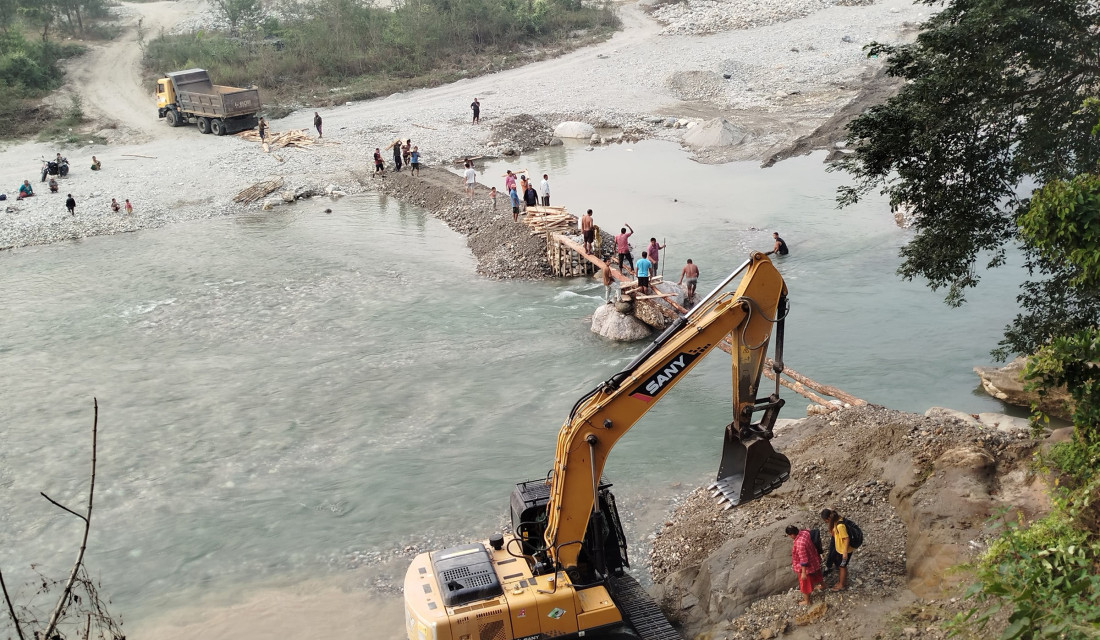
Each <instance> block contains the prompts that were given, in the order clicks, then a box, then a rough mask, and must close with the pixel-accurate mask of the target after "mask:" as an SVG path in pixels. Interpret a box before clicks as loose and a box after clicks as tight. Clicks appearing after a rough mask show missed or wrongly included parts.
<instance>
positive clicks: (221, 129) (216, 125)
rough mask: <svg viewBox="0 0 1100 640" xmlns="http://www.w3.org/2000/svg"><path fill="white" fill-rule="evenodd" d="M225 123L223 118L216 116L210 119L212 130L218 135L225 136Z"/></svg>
mask: <svg viewBox="0 0 1100 640" xmlns="http://www.w3.org/2000/svg"><path fill="white" fill-rule="evenodd" d="M225 129H226V127H225V123H224V122H222V121H221V118H214V119H213V120H211V121H210V131H211V133H213V134H214V135H216V136H224V135H225V134H226V130H225Z"/></svg>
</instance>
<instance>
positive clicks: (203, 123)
mask: <svg viewBox="0 0 1100 640" xmlns="http://www.w3.org/2000/svg"><path fill="white" fill-rule="evenodd" d="M198 127H199V131H201V132H203V133H210V118H199V121H198Z"/></svg>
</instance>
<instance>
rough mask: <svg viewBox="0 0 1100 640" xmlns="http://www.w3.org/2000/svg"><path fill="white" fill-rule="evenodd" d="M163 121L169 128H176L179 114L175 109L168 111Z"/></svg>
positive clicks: (178, 122)
mask: <svg viewBox="0 0 1100 640" xmlns="http://www.w3.org/2000/svg"><path fill="white" fill-rule="evenodd" d="M164 121H165V122H167V123H168V126H169V127H178V126H180V114H178V113H176V110H175V109H169V110H168V112H167V113H165V114H164Z"/></svg>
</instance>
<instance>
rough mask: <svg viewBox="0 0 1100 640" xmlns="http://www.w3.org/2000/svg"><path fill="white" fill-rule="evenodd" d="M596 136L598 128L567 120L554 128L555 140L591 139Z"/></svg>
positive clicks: (585, 123)
mask: <svg viewBox="0 0 1100 640" xmlns="http://www.w3.org/2000/svg"><path fill="white" fill-rule="evenodd" d="M595 134H596V128H595V127H593V126H592V125H590V124H588V123H587V122H577V121H576V120H567V121H565V122H562V123H561V124H559V125H558V126H556V127H554V137H555V138H581V139H583V138H591V137H592V136H594V135H595Z"/></svg>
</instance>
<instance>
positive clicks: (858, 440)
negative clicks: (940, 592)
mask: <svg viewBox="0 0 1100 640" xmlns="http://www.w3.org/2000/svg"><path fill="white" fill-rule="evenodd" d="M930 413H933V415H936V416H937V417H926V416H921V415H915V414H908V413H902V412H898V411H892V410H889V409H885V408H882V407H874V406H869V407H860V408H851V409H846V410H843V411H840V412H837V413H835V414H831V415H826V416H815V417H810V418H807V419H805V420H801V421H797V422H795V423H794V426H785V427H783V428H778V429H777V434H778V435H777V438H776V443H777V444H776V447H777V448H778V449H780V450H781V451H783V453H784V454H786V455H787V456H788V458H789V459H790V460H791V463H792V472H791V479H790V480H789V481H788V482H787V483H786V484H785V485H784V486H783V488H781V489H780V490H778V491H777V492H775V493H773V494H771V495H769V496H766V497H765V498H763V499H760V500H756V501H753V502H750V503H748V504H746V505H742V506H740V507H738V508H735V509H731V510H728V511H722V510H721V509H720V508H719V507H718V506H717V504H716V502H715V500H714V498H712V497H711V496H710V493H709V492H707V491H704V490H701V489H700V490H696V491H695V492H693V493H691V494H690V495H689V496H688V497H687V498H686V499H685V500H684V502H683V503H682V504H681V505H679V506H678V507H677V508H676V510H675V511H674V513H673V514H672V515H671V517H669V518H668V520H667V521H666V522H665V523H664V525H663V526H662V527H661V528H660V530H659V531H658V532H657V535H656V539H655V540H654V541H653V545H652V548H651V551H650V561H649V565H650V567H651V570H652V573H653V578H654V582H655V583H658V584H660V583H662V582H665V583H669V584H671V582H670V580H672V579H673V578H674V576H675V575H676V574H677V572H680V571H682V570H684V569H686V568H690V567H696V566H707V564H708V563H711V564H712V563H714V562H716V558H715V556H714V554H715V553H716V551H718V550H720V549H725V548H728V547H725V546H724V545H728V543H729V542H730V541H736V544H735V545H734V547H733V548H734V549H736V551H734V554H733V556H731V557H730V558H728V559H725V558H722V560H725V561H726V562H727V563H728V564H729V565H730V566H733V567H736V566H737V565H738V563H747V565H746V566H748V565H751V564H753V563H754V562H755V561H756V560H758V559H760V558H767V557H769V553H770V554H774V553H775V545H776V540H777V539H779V538H780V537H781V536H782V535H783V531H782V530H783V527H785V526H786V525H787V524H794V525H797V526H799V527H800V528H821V529H823V530H822V533H823V534H824V535H823V543H825V544H828V543H829V539H828V535H827V530H824V526H823V523H822V522H821V521H820V519H819V516H818V513H819V511H820V510H821V509H822V508H826V507H828V508H832V509H835V510H837V511H839V512H840V513H841V514H843V515H844V516H845V517H847V518H850V519H851V520H852V521H854V522H856V523H857V524H858V525H859V526H860V528H861V529H862V530H863V533H864V544H863V546H862V547H861V548H860V549H859V550H858V551H857V552H856V554H855V556H854V559H853V562H852V568H851V570H850V571H851V573H850V575H849V589H848V591H846V592H843V593H832V592H826V593H823V594H817V595H815V596H814V602H815V605H816V606H815V607H814V608H812V609H811V610H809V611H807V609H806V608H804V607H801V606H799V605H798V600H799V598H800V597H801V595H800V594H799V593H798V592H797V589H796V588H795V581H794V578H793V573H792V574H791V575H792V577H791V579H790V580H789V582H790V589H789V590H787V591H785V592H781V593H774V594H773V595H770V596H768V597H764V598H761V599H759V600H757V601H755V602H754V603H752V604H751V606H749V607H748V609H747V610H746V611H744V612H743V613H742V614H740V615H737V616H735V617H733V618H732V619H729V620H728V621H711V623H710V624H707V623H701V622H700V621H699V620H698V618H696V619H695V620H694V624H695V625H696V626H692V627H690V628H692V629H701V628H713V627H712V625H713V624H714V623H717V624H718V626H719V627H720V630H721V631H722V633H723V634H724V637H725V638H728V639H730V640H742V639H743V640H757V639H758V638H768V637H777V636H779V635H781V634H783V633H785V632H787V631H789V630H790V629H793V628H794V627H797V626H802V625H807V624H816V625H819V626H818V627H817V629H816V630H817V633H818V635H811V636H810V637H870V636H874V635H875V634H876V633H878V632H880V631H881V630H882V627H881V626H879V627H874V626H873V625H875V624H879V621H878V620H877V619H876V616H875V615H873V614H872V613H866V614H865V615H863V614H857V613H856V610H855V609H854V607H856V606H859V607H860V610H862V611H864V612H867V610H866V609H864V607H865V606H869V607H872V610H873V608H874V607H875V606H880V605H876V604H875V603H880V604H881V606H882V607H885V608H888V609H891V612H892V614H893V613H896V611H893V610H894V609H896V607H897V604H896V603H897V601H898V600H899V599H901V594H902V592H903V591H905V590H906V589H908V588H909V580H910V578H911V575H910V573H909V572H910V571H911V570H912V564H911V563H912V562H915V561H919V560H920V558H916V559H914V558H909V557H907V548H911V547H912V546H913V544H914V541H913V540H911V539H910V536H912V535H914V531H913V529H911V528H910V526H911V523H910V524H907V523H906V522H904V521H903V517H902V514H899V513H898V511H897V510H896V505H897V504H898V502H899V500H902V499H905V500H908V499H909V498H907V497H906V498H902V497H900V496H910V495H914V494H913V491H914V490H915V489H914V487H915V486H918V485H916V484H915V485H912V486H910V484H909V482H908V481H907V482H906V483H905V486H895V484H894V483H893V482H892V481H889V480H886V479H884V477H883V476H884V475H887V474H886V473H884V471H883V469H884V466H885V467H888V466H889V465H891V464H895V463H897V464H902V463H904V464H906V465H908V464H910V463H911V464H913V465H914V466H915V469H914V476H906V477H907V478H908V477H916V478H917V479H918V480H917V483H918V484H919V483H920V482H924V479H925V478H929V477H930V476H931V475H932V474H933V473H937V474H938V473H942V471H938V470H939V467H938V466H937V467H934V466H933V462H935V461H936V460H937V459H939V458H940V457H941V456H942V455H943V454H944V453H945V452H948V451H954V450H960V449H969V450H979V451H984V452H986V453H987V454H988V455H990V456H991V458H993V459H996V460H997V473H999V474H1001V479H1000V480H999V482H1004V483H1005V484H1004V490H1005V492H1006V493H1007V492H1009V489H1008V486H1009V485H1008V484H1007V483H1008V481H1007V480H1004V478H1005V477H1007V475H1008V474H1009V473H1010V472H1014V470H1017V469H1025V468H1026V466H1027V464H1028V461H1029V460H1030V456H1031V454H1032V452H1033V451H1034V448H1035V442H1034V441H1033V440H1031V439H1029V438H1028V437H1027V435H1026V433H1025V432H1023V431H1012V430H1004V431H1002V430H999V429H997V428H990V427H988V426H985V425H981V424H978V423H977V421H975V420H969V419H966V418H965V417H963V416H960V417H952V416H951V415H948V412H943V411H940V412H938V413H936V412H930ZM891 460H893V461H895V462H889V461H891ZM896 461H901V462H896ZM948 487H950V488H948ZM943 490H945V491H947V490H950V491H958V487H957V486H956V485H945V486H944V488H943ZM913 499H914V500H917V499H918V498H917V497H914V498H913ZM922 499H923V500H924V501H923V502H921V503H920V504H919V506H918V505H917V503H915V502H914V503H913V504H912V507H911V508H912V509H914V510H918V509H923V510H928V509H932V510H934V509H935V508H936V507H935V503H936V502H937V500H935V499H934V497H932V498H930V497H929V496H924V497H923V498H922ZM952 499H954V500H957V499H958V498H957V496H951V497H950V498H946V496H944V499H943V500H942V501H943V503H944V504H949V503H951V500H952ZM930 502H931V505H930ZM907 508H909V507H907ZM906 517H913V516H912V514H911V513H910V514H907V515H906ZM938 518H939V520H942V523H941V524H939V525H938V526H941V527H944V528H945V529H948V530H950V531H951V532H952V535H956V536H962V540H963V541H966V540H969V546H968V548H969V549H970V550H971V551H974V550H980V549H981V548H983V546H984V541H985V536H986V535H987V534H986V533H983V531H982V529H981V527H982V525H983V523H982V522H980V521H977V522H971V521H968V520H967V519H966V517H964V516H961V515H960V514H957V513H944V514H943V515H942V516H938ZM916 535H919V536H921V538H922V539H921V540H920V541H918V542H920V543H925V542H927V541H928V540H931V541H933V542H937V543H942V542H943V541H944V539H942V538H928V539H927V540H925V539H924V536H926V535H928V532H927V531H925V530H918V531H917V534H916ZM933 535H935V534H933ZM784 542H785V541H784ZM956 544H957V543H956ZM917 546H918V547H919V548H923V547H920V545H919V544H918V545H917ZM783 550H784V551H786V554H780V556H781V557H782V559H783V560H785V561H786V562H788V563H789V545H784V546H783ZM774 558H775V556H773V559H774ZM784 567H787V568H789V565H784ZM751 570H752V569H746V571H751ZM711 571H714V569H712V570H711ZM709 577H710V578H711V579H713V580H716V581H717V580H724V579H730V580H733V579H734V576H733V575H731V576H729V578H726V577H725V576H721V575H717V574H711V575H710V576H709ZM701 579H702V578H700V580H701ZM833 581H835V575H833V576H829V575H826V586H829V585H831V584H832V582H833ZM720 588H721V587H720V586H718V585H715V586H712V587H711V589H720ZM672 592H673V593H675V594H678V599H677V600H676V601H675V602H673V603H671V604H670V603H669V602H668V601H667V600H666V602H665V608H666V610H671V613H672V615H674V616H675V615H677V612H679V615H682V616H687V618H684V619H685V620H686V619H690V617H691V615H692V609H694V608H695V601H694V600H693V598H694V596H691V595H689V596H686V598H688V600H687V602H686V606H685V600H684V599H685V596H684V595H683V593H682V591H678V590H674V591H672ZM666 597H667V594H666ZM918 604H920V603H918ZM927 604H928V603H924V604H922V605H921V606H925V605H927ZM947 605H950V606H948V607H947V608H949V609H957V608H959V607H961V606H962V605H961V604H958V603H957V601H955V600H948V601H947ZM956 605H957V606H956ZM945 606H946V605H945ZM920 608H921V607H918V608H917V609H914V610H907V611H906V612H905V613H904V615H905V616H909V617H910V618H911V619H912V620H915V621H919V620H922V619H923V620H928V619H931V618H932V617H937V616H938V617H942V616H943V615H947V614H945V613H943V612H942V611H938V608H936V611H932V612H931V613H929V612H924V613H922V612H921V610H920ZM700 624H702V625H703V626H702V627H700V626H698V625H700ZM868 625H872V626H871V627H869V626H868ZM924 626H925V625H919V629H920V631H922V632H923V631H924V630H925V629H924ZM922 637H937V638H938V637H942V634H932V635H930V636H922Z"/></svg>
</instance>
